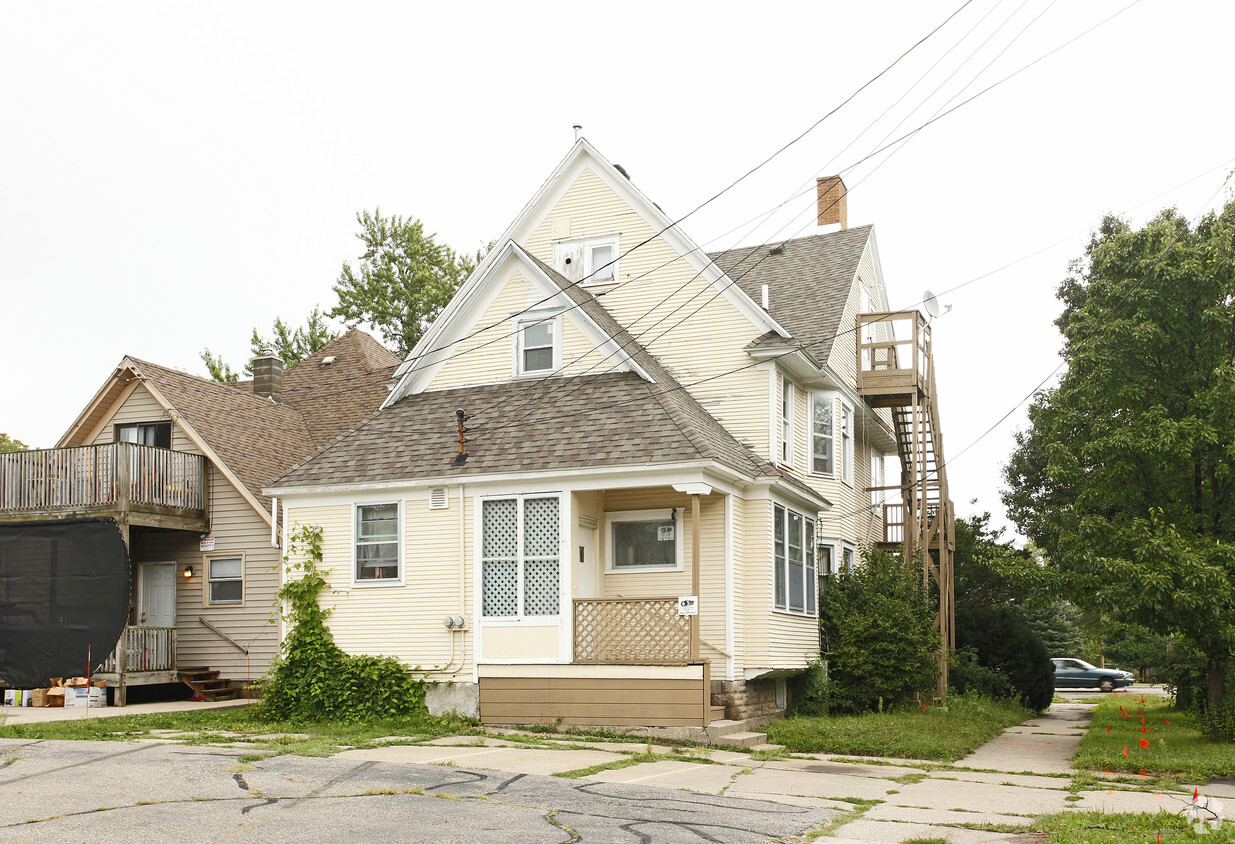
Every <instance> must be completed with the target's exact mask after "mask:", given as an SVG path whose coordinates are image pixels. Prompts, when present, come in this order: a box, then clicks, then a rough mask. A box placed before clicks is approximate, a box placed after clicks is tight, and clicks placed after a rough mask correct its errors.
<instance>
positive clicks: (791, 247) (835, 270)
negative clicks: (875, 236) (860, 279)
mask: <svg viewBox="0 0 1235 844" xmlns="http://www.w3.org/2000/svg"><path fill="white" fill-rule="evenodd" d="M873 228H874V227H873V226H869V225H868V226H858V227H856V228H852V229H844V230H842V231H838V232H831V233H828V234H819V235H812V236H811V237H800V238H797V239H795V240H787V241H785V242H784V243H783V244H780V245H779V246H778V247H777V250H778V251H777V253H776V254H772V248H771V247H769V246H748V247H743V248H741V249H730V250H728V251H726V252H715V253H712V254H711V255H709V256H708V257H710V258H711V259H712V260H713V261H714V262H715V263H716V265H717V266H718V267H720V268H721V269H722V270H724V271H725V273H726V274H727V275H728V276H729V277H730V278H732V279H733V280H734V282H735V283H736V284H737V285H738V286H739V287H740V288H742V290H743V291H745V293H746V295H748V296H750V297H751V298H752V299H754V300H755V301H756V302H760V301H762V299H763V285H765V284H766V285H767V286H768V306H769V307H768V313H770V314H771V315H772V318H773V319H775V320H776V321H777V322H779V323H780V324H781V325H783V326H784V327H785V328H786V329H788V330H789V332H790V333H791V334H793V338H794V340H795V341H796V342H797V343H798V344H801V345H802V346H803V347H804V348H805V350H806V351H807V352H809V353H810V354H811V356H812V357H814V358H815V359H816V360H820V361H826V360H827V359H828V355H830V354H831V353H832V341H833V339H834V338H835V337H836V333H837V331H839V330H840V328H841V325H840V319H841V314H842V312H843V311H844V309H845V301H846V299H847V298H848V297H849V291H850V288H851V286H852V284H853V278H854V276H855V275H856V274H857V271H858V263H859V262H860V261H861V260H862V253H863V251H864V250H865V249H866V244H867V241H869V240H870V234H871V231H872V229H873ZM762 342H767V338H766V337H761V338H758V339H757V340H756V341H755V344H756V345H757V344H760V343H762Z"/></svg>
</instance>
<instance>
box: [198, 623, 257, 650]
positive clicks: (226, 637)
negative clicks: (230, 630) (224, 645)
mask: <svg viewBox="0 0 1235 844" xmlns="http://www.w3.org/2000/svg"><path fill="white" fill-rule="evenodd" d="M197 620H198V621H200V622H201V623H202V624H204V625H206V626H207V627H209V628H210V629H211V630H213V631H214V632H215V633H217V634H219V635H220V636H222V637H223V638H224V639H226V640H227V641H228V643H229V644H231V645H234V646H235V647H237V648H239V649H240V651H241V652H242V653H243V654H244V655H245V656H248V655H249V649H248V648H246V647H245V646H244V645H242V644H240V643H239V642H237V641H236V640H235V639H233V638H232V637H231V636H228V635H227V634H226V633H224V632H223V631H222V630H220V629H219V628H217V627H215V626H214V625H213V624H211V623H210V622H209V621H206V619H204V618H202V617H201V616H200V615H199V616H198V617H197Z"/></svg>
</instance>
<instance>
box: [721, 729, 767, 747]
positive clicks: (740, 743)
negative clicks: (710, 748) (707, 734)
mask: <svg viewBox="0 0 1235 844" xmlns="http://www.w3.org/2000/svg"><path fill="white" fill-rule="evenodd" d="M767 741H768V734H767V733H752V732H748V731H746V730H742V731H739V732H733V733H726V734H725V735H723V736H717V737H716V743H717V744H727V745H730V746H732V747H750V748H756V747H761V746H762V747H766V746H768V744H767Z"/></svg>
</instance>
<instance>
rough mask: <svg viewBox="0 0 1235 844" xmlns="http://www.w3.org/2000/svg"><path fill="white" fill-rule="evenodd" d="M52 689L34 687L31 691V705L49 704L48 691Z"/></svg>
mask: <svg viewBox="0 0 1235 844" xmlns="http://www.w3.org/2000/svg"><path fill="white" fill-rule="evenodd" d="M50 691H51V689H32V690H31V691H30V705H31V706H47V705H48V703H47V693H48V692H50ZM61 700H63V698H61Z"/></svg>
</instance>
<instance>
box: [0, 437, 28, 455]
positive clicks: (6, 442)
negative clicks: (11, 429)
mask: <svg viewBox="0 0 1235 844" xmlns="http://www.w3.org/2000/svg"><path fill="white" fill-rule="evenodd" d="M29 448H30V446H28V445H26V444H25V443H24V442H22V441H21V440H15V439H13V438H12V437H10V436H9V435H8V434H2V433H0V451H26V450H27V449H29Z"/></svg>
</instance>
